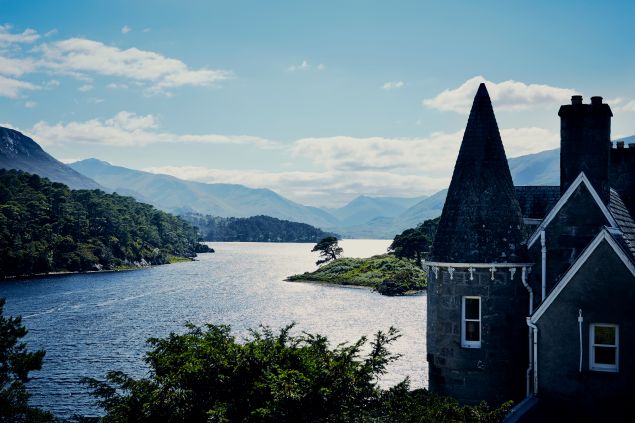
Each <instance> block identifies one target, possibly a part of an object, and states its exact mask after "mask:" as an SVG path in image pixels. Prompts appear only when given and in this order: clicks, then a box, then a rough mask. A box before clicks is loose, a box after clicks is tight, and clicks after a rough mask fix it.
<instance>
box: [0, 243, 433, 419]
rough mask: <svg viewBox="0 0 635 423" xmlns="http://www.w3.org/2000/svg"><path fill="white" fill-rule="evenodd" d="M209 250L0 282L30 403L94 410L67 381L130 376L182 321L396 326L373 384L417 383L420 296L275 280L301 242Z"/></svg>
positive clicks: (344, 328)
mask: <svg viewBox="0 0 635 423" xmlns="http://www.w3.org/2000/svg"><path fill="white" fill-rule="evenodd" d="M389 244H390V241H386V240H343V241H341V242H340V245H341V246H342V247H343V248H344V255H345V256H357V257H364V256H370V255H374V254H382V253H384V252H385V251H386V248H387V247H388V245H389ZM211 245H212V246H213V247H214V248H215V249H216V253H215V254H203V255H200V256H199V260H198V261H195V262H191V263H178V264H173V265H168V266H159V267H155V268H151V269H144V270H137V271H130V272H117V273H101V274H88V275H86V274H84V275H72V276H60V277H50V278H38V279H33V280H28V281H10V282H4V283H2V284H0V296H1V297H6V298H7V304H6V312H7V313H8V314H10V315H18V314H19V315H22V316H23V322H24V324H25V325H26V326H27V327H28V329H29V335H28V336H27V339H26V340H27V342H28V344H29V347H30V348H31V349H34V348H44V349H45V350H46V352H47V353H46V358H45V361H44V367H43V369H42V371H40V372H35V373H34V376H35V377H34V380H33V381H32V382H31V383H30V384H29V388H30V390H31V392H32V393H33V398H32V403H33V404H34V405H39V406H42V407H44V408H46V409H49V410H52V411H53V412H55V413H56V414H57V415H58V416H60V417H69V416H71V415H72V414H74V413H79V414H84V415H87V414H89V415H96V414H99V413H100V411H99V409H98V408H96V407H95V406H94V401H93V399H92V398H91V397H89V396H88V392H87V391H86V389H85V388H84V387H83V386H82V385H80V384H79V383H78V381H79V379H80V378H81V377H84V376H89V377H97V378H102V377H103V376H104V375H105V373H106V372H107V371H109V370H123V371H125V372H128V373H129V374H131V375H134V376H136V377H139V376H143V375H144V374H145V372H146V370H147V368H146V367H145V364H144V363H143V354H144V352H145V351H146V347H145V343H144V341H145V339H147V338H149V337H151V336H165V335H167V334H168V333H170V331H182V330H183V323H185V322H186V321H191V322H193V323H196V324H202V323H208V322H209V323H215V324H219V323H225V324H230V325H231V326H232V328H233V331H234V333H235V334H236V335H238V336H239V337H244V336H247V333H248V332H247V329H248V328H252V327H257V326H258V325H259V324H266V325H270V326H272V327H274V328H279V327H282V326H284V325H286V324H288V323H291V322H296V323H297V330H298V331H307V332H313V333H321V334H324V335H327V336H328V337H329V339H330V340H331V342H332V343H333V344H337V343H340V342H345V341H349V342H352V341H354V340H356V339H358V338H359V337H360V336H363V335H365V336H371V335H372V334H373V333H374V332H376V331H377V330H380V329H381V330H386V329H388V328H389V327H390V326H395V327H397V328H398V329H400V330H401V332H402V334H403V336H402V337H401V338H400V339H399V340H398V341H397V342H396V343H395V344H394V345H393V347H392V349H391V350H392V351H393V352H396V353H400V354H402V355H403V356H402V358H401V359H399V361H397V362H396V363H394V364H393V365H392V366H391V367H390V372H389V373H388V374H387V375H386V376H385V378H384V379H383V381H382V383H383V384H385V385H390V384H394V383H397V382H399V381H400V380H402V379H403V378H404V377H406V376H408V377H410V379H411V381H412V385H413V386H415V387H421V386H426V385H427V364H426V350H425V315H426V297H425V296H414V297H401V298H398V297H397V298H392V297H385V296H381V295H379V294H377V293H374V292H371V291H368V290H366V289H347V288H339V287H332V286H324V285H316V284H308V283H298V282H295V283H294V282H284V278H285V277H286V276H288V275H291V274H295V273H302V272H305V271H309V270H313V269H315V260H316V259H317V254H316V253H311V252H310V250H311V248H312V244H264V243H212V244H211Z"/></svg>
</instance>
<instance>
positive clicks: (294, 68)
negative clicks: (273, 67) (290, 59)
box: [287, 60, 311, 72]
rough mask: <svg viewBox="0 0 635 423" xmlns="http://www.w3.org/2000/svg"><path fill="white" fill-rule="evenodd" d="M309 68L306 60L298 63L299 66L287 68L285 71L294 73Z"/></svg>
mask: <svg viewBox="0 0 635 423" xmlns="http://www.w3.org/2000/svg"><path fill="white" fill-rule="evenodd" d="M310 67H311V65H309V62H308V61H306V60H303V61H302V63H300V64H299V65H291V66H289V67H288V68H287V70H288V71H289V72H295V71H302V70H307V69H309V68H310Z"/></svg>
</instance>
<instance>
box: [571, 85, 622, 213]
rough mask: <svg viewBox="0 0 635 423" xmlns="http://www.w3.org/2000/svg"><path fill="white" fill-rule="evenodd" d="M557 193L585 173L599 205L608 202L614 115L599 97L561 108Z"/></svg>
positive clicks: (575, 99)
mask: <svg viewBox="0 0 635 423" xmlns="http://www.w3.org/2000/svg"><path fill="white" fill-rule="evenodd" d="M558 116H560V139H561V143H560V193H561V194H562V193H564V192H565V191H566V190H567V188H569V185H571V183H572V182H573V181H574V180H575V179H576V178H577V177H578V175H579V174H580V172H584V174H585V175H586V177H587V178H588V179H589V181H590V182H591V184H592V185H593V187H594V188H595V189H596V191H597V192H598V194H599V195H600V197H601V198H602V201H604V203H605V204H606V203H607V202H608V200H609V153H610V149H611V117H612V116H613V113H612V112H611V108H610V107H609V105H608V104H604V103H602V97H591V104H584V103H583V102H582V96H580V95H574V96H573V97H571V104H567V105H564V106H561V107H560V111H559V112H558Z"/></svg>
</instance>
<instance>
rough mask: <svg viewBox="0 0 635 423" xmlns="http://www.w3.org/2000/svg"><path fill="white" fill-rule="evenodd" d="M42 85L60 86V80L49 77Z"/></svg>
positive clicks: (49, 86) (48, 86) (47, 86)
mask: <svg viewBox="0 0 635 423" xmlns="http://www.w3.org/2000/svg"><path fill="white" fill-rule="evenodd" d="M44 86H45V87H46V88H57V87H59V86H60V81H58V80H57V79H51V80H50V81H47V82H46V84H44Z"/></svg>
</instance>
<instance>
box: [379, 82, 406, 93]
mask: <svg viewBox="0 0 635 423" xmlns="http://www.w3.org/2000/svg"><path fill="white" fill-rule="evenodd" d="M403 86H404V83H403V81H388V82H385V83H384V85H382V86H381V89H382V90H386V91H390V90H394V89H397V88H401V87H403Z"/></svg>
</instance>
